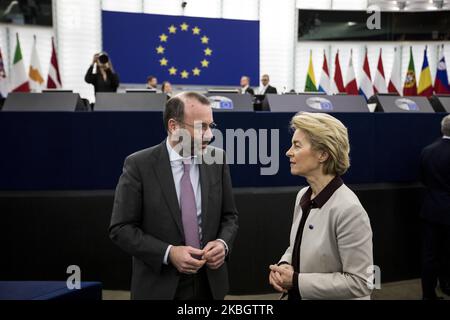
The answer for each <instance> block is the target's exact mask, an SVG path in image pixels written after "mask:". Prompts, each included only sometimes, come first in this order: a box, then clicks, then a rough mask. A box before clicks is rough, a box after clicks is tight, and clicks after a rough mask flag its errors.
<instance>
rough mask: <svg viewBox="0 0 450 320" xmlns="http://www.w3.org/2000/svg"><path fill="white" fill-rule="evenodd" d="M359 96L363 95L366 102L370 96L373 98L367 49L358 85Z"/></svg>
mask: <svg viewBox="0 0 450 320" xmlns="http://www.w3.org/2000/svg"><path fill="white" fill-rule="evenodd" d="M359 94H361V95H363V96H364V98H366V101H367V100H369V98H370V97H371V96H373V84H372V77H371V76H370V67H369V58H368V57H367V48H366V54H365V57H364V63H363V68H362V74H361V83H360V85H359Z"/></svg>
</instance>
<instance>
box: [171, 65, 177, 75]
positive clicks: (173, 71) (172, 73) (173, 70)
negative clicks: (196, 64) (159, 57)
mask: <svg viewBox="0 0 450 320" xmlns="http://www.w3.org/2000/svg"><path fill="white" fill-rule="evenodd" d="M169 74H170V75H171V76H174V75H176V74H177V68H175V67H172V68H170V69H169Z"/></svg>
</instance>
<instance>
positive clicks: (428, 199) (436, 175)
mask: <svg viewBox="0 0 450 320" xmlns="http://www.w3.org/2000/svg"><path fill="white" fill-rule="evenodd" d="M441 132H442V138H440V139H439V140H437V141H436V142H434V143H432V144H430V145H429V146H427V147H425V148H424V149H423V151H422V153H421V160H420V180H421V182H422V183H423V184H424V185H425V187H426V193H425V198H424V202H423V205H422V210H421V218H422V228H423V239H422V298H423V299H424V300H436V299H439V298H440V297H438V296H437V295H436V286H437V282H438V279H439V285H440V288H441V290H442V292H443V293H445V294H446V295H450V115H447V116H446V117H444V118H443V119H442V122H441Z"/></svg>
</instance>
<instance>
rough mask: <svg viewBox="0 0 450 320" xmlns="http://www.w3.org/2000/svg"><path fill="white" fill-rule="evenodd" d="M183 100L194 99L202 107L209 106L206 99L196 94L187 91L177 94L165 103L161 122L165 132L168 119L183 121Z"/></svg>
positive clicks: (209, 103)
mask: <svg viewBox="0 0 450 320" xmlns="http://www.w3.org/2000/svg"><path fill="white" fill-rule="evenodd" d="M184 99H194V100H197V101H198V102H200V103H201V104H203V105H207V106H209V105H211V102H210V101H209V99H208V98H207V97H205V96H204V95H202V94H200V93H197V92H192V91H188V92H182V93H180V94H177V95H176V96H175V97H173V98H170V99H169V100H168V101H167V102H166V107H165V108H164V112H163V121H164V127H165V128H166V130H168V129H169V127H168V124H169V120H170V119H175V120H177V121H184Z"/></svg>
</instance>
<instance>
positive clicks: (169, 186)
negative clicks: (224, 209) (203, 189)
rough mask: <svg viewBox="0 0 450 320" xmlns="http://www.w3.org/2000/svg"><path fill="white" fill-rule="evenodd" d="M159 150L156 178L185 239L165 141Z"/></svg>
mask: <svg viewBox="0 0 450 320" xmlns="http://www.w3.org/2000/svg"><path fill="white" fill-rule="evenodd" d="M159 149H160V150H159V151H160V152H159V159H157V162H156V165H155V169H156V176H157V177H158V180H159V184H160V186H161V189H162V193H163V195H164V198H165V200H166V203H167V206H168V207H169V209H170V212H171V214H172V217H173V219H174V220H175V223H176V224H177V226H178V229H179V230H180V233H181V235H182V236H183V237H184V232H183V223H182V221H181V210H180V206H179V204H178V198H177V192H176V190H175V183H174V181H173V174H172V168H171V167H170V160H169V153H168V152H167V148H166V141H165V140H164V141H163V142H162V143H161V144H160V145H159Z"/></svg>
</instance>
